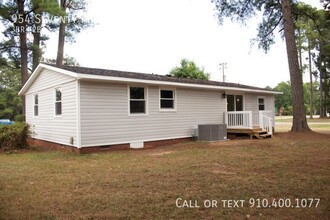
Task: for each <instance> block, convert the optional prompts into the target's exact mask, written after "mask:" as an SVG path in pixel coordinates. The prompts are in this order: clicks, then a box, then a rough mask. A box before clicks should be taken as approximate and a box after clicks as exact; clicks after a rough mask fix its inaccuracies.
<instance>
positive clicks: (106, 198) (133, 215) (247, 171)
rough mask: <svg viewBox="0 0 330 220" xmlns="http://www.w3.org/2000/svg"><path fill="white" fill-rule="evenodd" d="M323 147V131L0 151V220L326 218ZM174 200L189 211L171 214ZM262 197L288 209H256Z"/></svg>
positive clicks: (328, 189) (326, 149)
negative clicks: (111, 147) (102, 148)
mask: <svg viewBox="0 0 330 220" xmlns="http://www.w3.org/2000/svg"><path fill="white" fill-rule="evenodd" d="M329 143H330V135H326V134H317V133H313V134H303V135H293V136H292V135H289V134H286V133H283V134H276V135H274V137H273V138H272V139H266V140H256V139H254V140H249V139H243V140H231V141H225V142H215V143H205V142H189V143H181V144H177V145H173V146H166V147H158V148H153V149H144V150H131V151H114V152H109V153H101V154H90V155H75V154H71V153H62V152H38V151H33V150H30V151H26V152H21V153H16V154H9V155H6V154H1V155H0V219H117V218H119V219H329V216H330V202H329V199H330V166H329V165H330V144H329ZM178 198H181V199H182V200H178V205H179V206H182V205H187V203H184V200H192V201H191V204H190V205H191V206H193V207H190V208H188V207H182V208H178V207H177V206H176V201H177V199H178ZM308 198H310V199H313V200H305V199H308ZM252 199H254V201H255V206H254V207H250V203H249V201H250V202H252ZM262 199H267V201H268V202H269V205H271V204H273V205H276V204H279V203H277V202H278V201H282V200H281V199H286V201H287V202H291V204H290V207H287V208H286V207H282V208H279V207H277V208H275V207H268V206H269V205H268V206H267V207H260V208H258V207H256V205H258V203H259V202H260V203H261V201H262ZM318 199H320V201H319V203H318V206H317V207H315V206H316V203H317V201H318ZM208 200H214V201H215V202H213V204H214V207H213V208H208V207H206V206H208V205H209V203H208ZM225 200H226V201H227V200H243V202H239V203H238V204H239V206H240V207H228V206H226V207H223V202H224V201H225ZM205 201H206V203H205V204H204V202H205ZM267 201H266V200H264V204H265V202H267ZM273 201H274V202H273ZM306 201H308V205H307V206H309V205H310V206H311V207H305V208H303V207H302V206H305V205H306V204H305V202H306ZM309 201H312V203H311V204H310V203H309ZM242 203H243V207H241V205H242ZM226 204H227V202H226ZM231 204H232V205H233V204H234V202H232V203H231ZM188 205H189V202H188ZM205 205H206V206H205ZM259 205H260V206H262V204H259ZM197 206H199V207H197ZM215 206H217V207H215ZM291 206H292V207H291Z"/></svg>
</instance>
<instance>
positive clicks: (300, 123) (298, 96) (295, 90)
mask: <svg viewBox="0 0 330 220" xmlns="http://www.w3.org/2000/svg"><path fill="white" fill-rule="evenodd" d="M281 7H282V14H283V22H284V36H285V42H286V50H287V56H288V62H289V71H290V81H291V95H292V105H293V121H292V128H291V131H292V132H302V131H310V128H309V127H308V124H307V120H306V110H305V105H304V97H303V81H302V75H301V72H300V69H299V61H298V51H297V46H296V40H295V33H294V23H293V17H292V14H291V6H290V0H281Z"/></svg>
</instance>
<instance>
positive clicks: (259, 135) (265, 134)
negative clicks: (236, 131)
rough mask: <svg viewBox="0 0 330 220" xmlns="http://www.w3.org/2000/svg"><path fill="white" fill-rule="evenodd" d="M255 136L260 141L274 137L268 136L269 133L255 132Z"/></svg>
mask: <svg viewBox="0 0 330 220" xmlns="http://www.w3.org/2000/svg"><path fill="white" fill-rule="evenodd" d="M254 136H256V137H257V138H258V139H264V138H268V137H272V135H271V134H268V133H267V131H258V132H254Z"/></svg>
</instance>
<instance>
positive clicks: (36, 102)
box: [33, 94, 39, 116]
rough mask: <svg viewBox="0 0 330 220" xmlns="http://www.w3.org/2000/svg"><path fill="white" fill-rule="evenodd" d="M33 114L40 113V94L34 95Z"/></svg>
mask: <svg viewBox="0 0 330 220" xmlns="http://www.w3.org/2000/svg"><path fill="white" fill-rule="evenodd" d="M33 115H34V116H38V115H39V97H38V94H35V95H34V105H33Z"/></svg>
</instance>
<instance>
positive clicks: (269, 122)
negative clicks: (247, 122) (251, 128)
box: [259, 114, 273, 135]
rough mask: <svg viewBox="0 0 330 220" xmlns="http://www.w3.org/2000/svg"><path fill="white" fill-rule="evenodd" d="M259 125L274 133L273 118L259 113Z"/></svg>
mask: <svg viewBox="0 0 330 220" xmlns="http://www.w3.org/2000/svg"><path fill="white" fill-rule="evenodd" d="M259 116H260V118H259V125H260V128H261V129H262V130H263V131H267V133H268V134H270V135H272V134H273V119H272V118H271V117H268V116H266V115H264V114H259Z"/></svg>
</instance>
